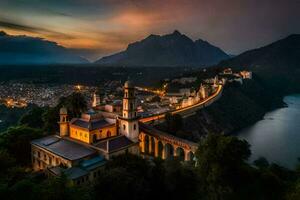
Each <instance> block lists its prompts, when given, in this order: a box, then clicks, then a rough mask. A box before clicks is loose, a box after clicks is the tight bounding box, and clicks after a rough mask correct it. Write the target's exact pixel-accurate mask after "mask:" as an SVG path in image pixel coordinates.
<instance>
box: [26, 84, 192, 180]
mask: <svg viewBox="0 0 300 200" xmlns="http://www.w3.org/2000/svg"><path fill="white" fill-rule="evenodd" d="M58 123H59V126H60V129H59V131H60V132H59V134H57V135H49V136H47V137H43V138H40V139H36V140H33V141H32V142H31V154H32V165H33V169H34V170H35V171H40V170H43V171H45V172H46V173H47V174H49V175H56V176H59V175H60V174H62V173H64V174H66V175H67V176H68V177H69V178H70V179H71V180H72V182H73V183H74V184H85V183H91V182H92V181H93V180H94V179H95V178H97V176H98V175H99V173H100V172H99V170H101V168H102V167H103V166H104V165H105V164H106V162H107V160H109V159H111V158H113V157H114V156H116V155H119V154H124V153H131V154H135V155H140V154H142V155H143V156H145V155H146V154H147V151H145V147H146V146H147V144H146V143H145V141H146V140H145V138H147V137H148V136H147V135H149V137H150V136H151V138H152V139H155V141H156V142H157V143H156V144H160V143H162V144H164V145H165V147H166V148H164V149H163V150H162V151H163V153H162V155H172V156H176V155H181V154H180V153H178V154H171V153H170V152H167V151H169V148H168V147H169V146H171V147H172V148H173V146H174V148H176V149H177V147H178V144H180V146H181V147H184V148H183V149H184V152H185V154H186V156H185V158H184V159H183V160H186V161H188V160H191V159H192V156H188V155H194V153H195V151H196V150H195V146H196V144H194V143H191V142H188V141H184V140H182V139H180V138H176V137H174V136H170V135H169V136H168V137H167V135H168V134H167V133H162V132H159V131H156V130H155V129H154V128H153V127H150V126H149V125H147V124H143V123H142V122H140V121H139V117H138V115H137V103H136V97H135V87H134V85H133V84H132V82H130V81H127V82H126V83H125V84H124V97H123V109H122V112H121V114H120V115H107V114H105V113H103V112H95V111H93V110H89V111H88V112H86V113H83V114H82V116H81V117H80V118H73V119H71V120H69V118H68V112H67V109H66V108H65V107H62V108H61V109H60V120H59V122H58ZM170 138H171V140H170ZM176 140H177V141H178V142H176ZM170 141H171V143H170ZM153 144H154V143H153ZM153 152H154V151H153ZM147 156H148V155H147ZM153 156H154V157H159V153H158V151H157V153H156V154H155V155H153ZM160 157H161V158H163V159H165V158H167V156H160Z"/></svg>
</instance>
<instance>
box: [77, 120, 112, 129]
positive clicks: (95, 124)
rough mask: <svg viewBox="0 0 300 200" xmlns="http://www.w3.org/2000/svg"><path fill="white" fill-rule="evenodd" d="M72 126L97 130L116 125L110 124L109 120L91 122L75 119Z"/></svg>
mask: <svg viewBox="0 0 300 200" xmlns="http://www.w3.org/2000/svg"><path fill="white" fill-rule="evenodd" d="M71 124H72V125H75V126H79V127H81V128H84V129H88V130H96V129H100V128H103V127H106V126H110V125H113V124H114V123H112V122H109V121H108V120H105V119H99V120H90V121H87V120H83V119H74V120H72V122H71Z"/></svg>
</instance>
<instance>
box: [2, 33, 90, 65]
mask: <svg viewBox="0 0 300 200" xmlns="http://www.w3.org/2000/svg"><path fill="white" fill-rule="evenodd" d="M74 63H76V64H79V63H88V61H87V60H86V59H84V58H82V57H80V56H77V55H75V54H74V53H73V52H72V51H71V50H70V49H67V48H65V47H62V46H60V45H58V44H57V43H55V42H51V41H47V40H44V39H41V38H35V37H29V36H24V35H20V36H12V35H8V34H6V33H5V32H3V31H0V64H1V65H5V64H8V65H24V64H74Z"/></svg>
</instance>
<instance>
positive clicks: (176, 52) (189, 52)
mask: <svg viewBox="0 0 300 200" xmlns="http://www.w3.org/2000/svg"><path fill="white" fill-rule="evenodd" d="M227 58H229V56H228V55H227V54H226V53H225V52H224V51H222V50H221V49H220V48H218V47H215V46H213V45H211V44H209V43H208V42H206V41H203V40H196V41H195V42H194V41H193V40H192V39H190V38H189V37H187V36H186V35H184V34H181V33H180V32H179V31H177V30H175V31H174V32H173V33H171V34H167V35H163V36H160V35H153V34H151V35H149V36H148V37H146V38H145V39H143V40H141V41H138V42H134V43H131V44H129V45H128V47H127V49H126V50H125V51H122V52H119V53H116V54H114V55H111V56H106V57H103V58H101V59H100V60H98V61H96V63H100V64H110V65H111V64H114V65H134V66H187V65H194V66H208V65H212V64H216V63H218V62H219V61H221V60H224V59H227Z"/></svg>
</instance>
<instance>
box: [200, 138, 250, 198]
mask: <svg viewBox="0 0 300 200" xmlns="http://www.w3.org/2000/svg"><path fill="white" fill-rule="evenodd" d="M250 155H251V152H250V149H249V144H248V143H247V142H246V141H245V140H239V139H238V138H236V137H232V136H224V135H216V134H210V135H208V136H207V138H206V139H205V140H204V141H202V143H200V145H199V147H198V150H197V152H196V159H197V171H198V173H199V176H200V177H201V181H202V190H203V192H204V194H206V195H207V197H208V199H211V200H220V199H230V198H232V195H233V193H234V191H236V190H237V188H238V187H240V186H241V185H240V183H241V182H243V180H241V179H242V176H241V174H243V172H245V171H244V167H245V166H247V164H246V163H245V161H246V160H247V159H248V158H249V156H250Z"/></svg>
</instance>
